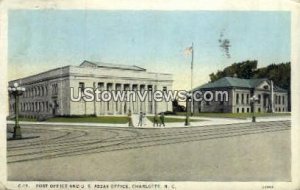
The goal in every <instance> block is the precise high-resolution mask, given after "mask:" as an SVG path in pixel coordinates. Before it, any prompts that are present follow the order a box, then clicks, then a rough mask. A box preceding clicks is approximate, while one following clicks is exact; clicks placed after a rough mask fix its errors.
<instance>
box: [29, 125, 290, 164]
mask: <svg viewBox="0 0 300 190" xmlns="http://www.w3.org/2000/svg"><path fill="white" fill-rule="evenodd" d="M272 128H273V129H274V127H272V126H269V127H268V128H267V129H272ZM277 128H280V127H277ZM281 128H287V129H283V130H288V127H286V126H285V127H281ZM250 129H251V128H250ZM249 131H257V129H253V130H235V134H236V132H238V134H239V133H242V135H244V134H243V133H245V132H249ZM258 131H261V132H264V131H270V130H266V128H265V127H264V128H261V127H259V128H258ZM275 131H276V130H275ZM277 131H278V129H277ZM224 134H225V135H226V134H228V135H227V136H235V135H233V134H234V133H232V132H227V133H220V132H219V133H214V134H209V135H200V137H205V136H212V135H215V136H216V135H224ZM246 134H247V133H246ZM196 137H199V136H198V135H196ZM186 138H191V136H182V137H179V138H171V139H170V138H167V139H159V142H161V141H164V140H168V141H170V140H176V139H177V140H178V139H186ZM130 140H132V138H131V139H126V140H125V141H122V142H119V143H117V144H113V145H109V146H100V147H95V148H89V149H84V150H83V151H81V152H87V151H92V150H95V149H99V148H107V147H114V146H117V145H122V144H124V143H125V142H128V141H130ZM148 142H153V141H142V142H140V141H137V142H134V143H128V144H126V145H127V146H128V145H130V144H134V145H135V144H136V143H148ZM179 142H182V141H181V140H180V141H179ZM137 148H139V147H137ZM60 155H65V156H67V155H77V154H76V152H75V153H74V151H71V152H63V153H60V154H57V155H56V156H60ZM56 156H54V155H50V157H51V158H52V157H56ZM45 157H49V155H46V156H42V157H39V159H42V158H45ZM25 160H28V159H25ZM29 160H30V159H29Z"/></svg>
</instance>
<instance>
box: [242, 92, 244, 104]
mask: <svg viewBox="0 0 300 190" xmlns="http://www.w3.org/2000/svg"><path fill="white" fill-rule="evenodd" d="M242 104H244V94H242Z"/></svg>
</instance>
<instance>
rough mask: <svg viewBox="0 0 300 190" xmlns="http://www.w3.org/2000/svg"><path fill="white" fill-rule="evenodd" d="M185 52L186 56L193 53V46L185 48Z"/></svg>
mask: <svg viewBox="0 0 300 190" xmlns="http://www.w3.org/2000/svg"><path fill="white" fill-rule="evenodd" d="M183 53H184V55H186V56H189V55H191V54H192V53H193V46H191V47H188V48H185V50H184V52H183Z"/></svg>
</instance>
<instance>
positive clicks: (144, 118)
mask: <svg viewBox="0 0 300 190" xmlns="http://www.w3.org/2000/svg"><path fill="white" fill-rule="evenodd" d="M145 121H146V113H143V120H142V123H143V125H144V126H145V125H146V122H145Z"/></svg>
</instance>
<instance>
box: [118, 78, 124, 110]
mask: <svg viewBox="0 0 300 190" xmlns="http://www.w3.org/2000/svg"><path fill="white" fill-rule="evenodd" d="M120 92H121V93H124V84H120ZM123 105H124V100H123V101H120V103H119V113H120V114H121V115H122V114H123V111H124V106H123Z"/></svg>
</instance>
